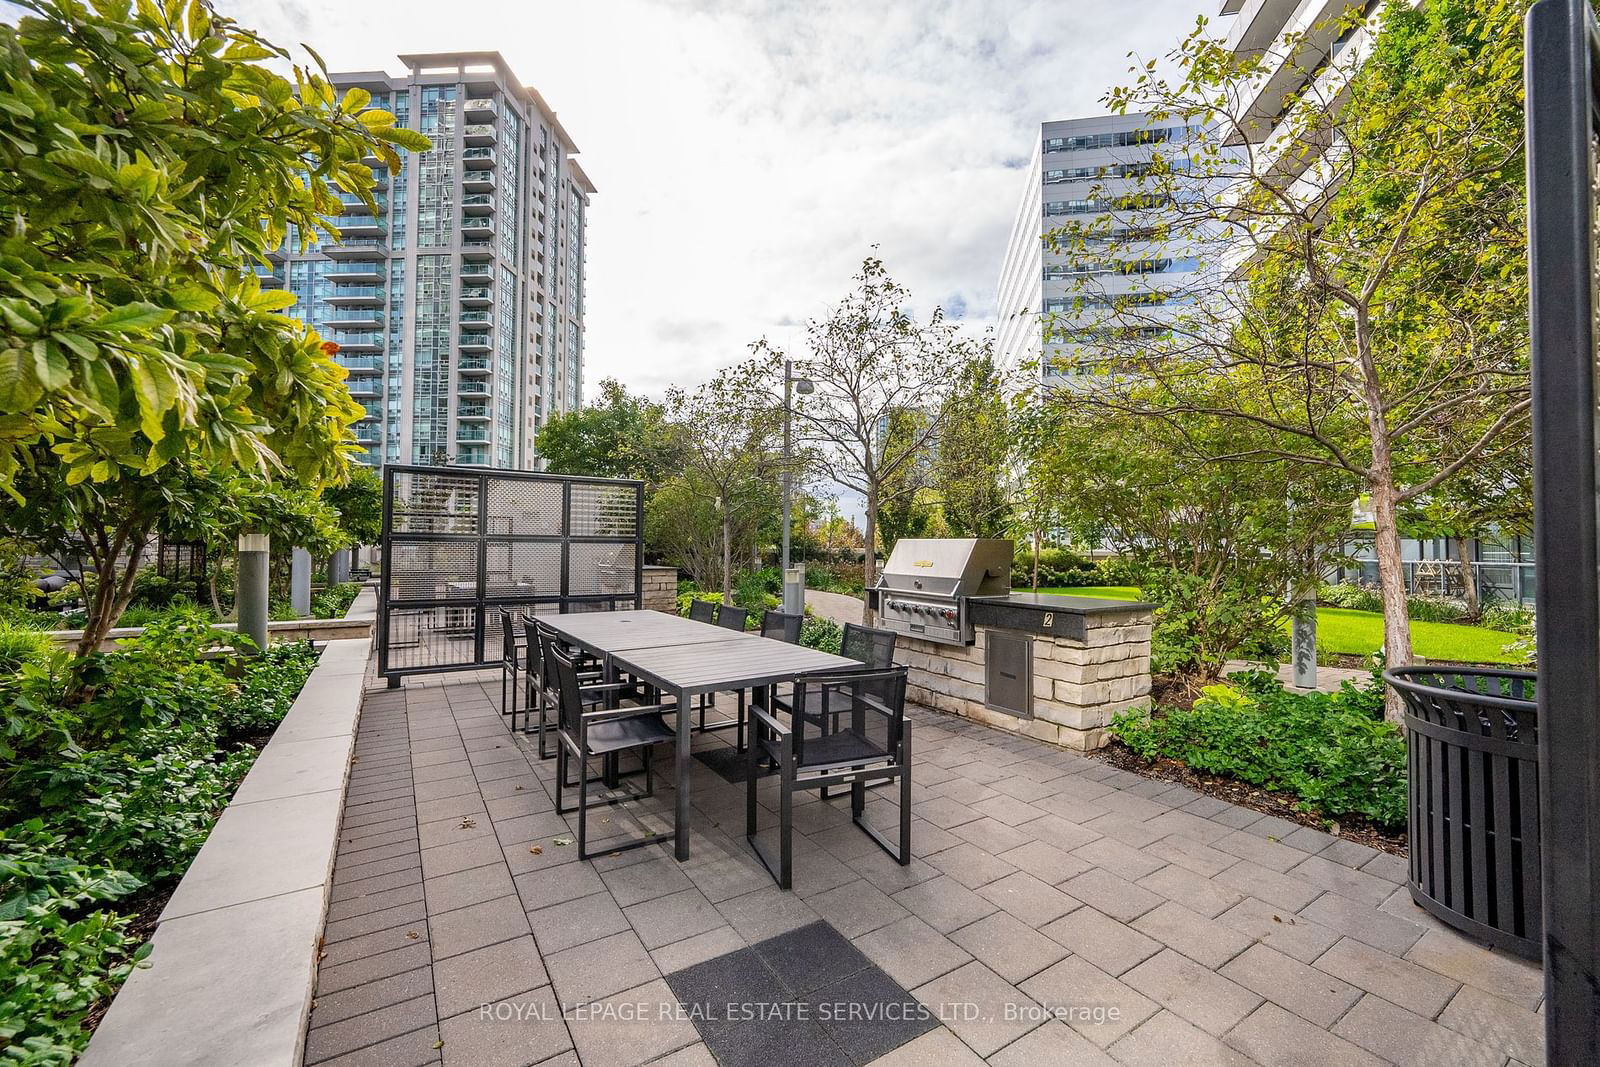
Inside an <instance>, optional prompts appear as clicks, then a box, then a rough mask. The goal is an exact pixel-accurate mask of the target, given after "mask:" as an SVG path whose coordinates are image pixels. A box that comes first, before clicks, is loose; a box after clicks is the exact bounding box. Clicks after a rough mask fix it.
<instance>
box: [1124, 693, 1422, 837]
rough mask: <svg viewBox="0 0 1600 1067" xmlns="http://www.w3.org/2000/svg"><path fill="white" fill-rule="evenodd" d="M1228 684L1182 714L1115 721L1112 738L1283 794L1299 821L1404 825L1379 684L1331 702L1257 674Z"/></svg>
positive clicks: (1398, 769) (1394, 751)
mask: <svg viewBox="0 0 1600 1067" xmlns="http://www.w3.org/2000/svg"><path fill="white" fill-rule="evenodd" d="M1234 680H1235V681H1236V682H1237V683H1238V686H1237V687H1235V686H1230V685H1218V686H1210V687H1208V688H1207V689H1206V690H1205V691H1204V693H1203V695H1202V696H1201V697H1200V699H1199V700H1197V701H1195V704H1194V707H1192V708H1190V709H1188V710H1184V709H1182V708H1165V709H1162V708H1157V709H1155V711H1154V712H1150V711H1135V712H1129V713H1127V714H1123V715H1119V716H1117V717H1116V718H1115V720H1113V722H1112V725H1111V731H1112V733H1113V734H1115V735H1116V736H1117V737H1118V738H1119V739H1120V740H1121V741H1122V742H1123V744H1125V745H1127V746H1128V747H1129V748H1131V749H1133V751H1135V752H1137V753H1138V754H1139V755H1140V756H1143V757H1144V758H1145V759H1156V758H1167V759H1175V760H1178V761H1180V762H1182V763H1184V764H1186V765H1187V766H1189V767H1191V768H1193V769H1194V770H1197V771H1202V772H1205V773H1207V774H1217V775H1224V776H1227V777H1231V778H1237V779H1239V780H1241V781H1244V782H1249V783H1250V784H1252V785H1258V786H1262V787H1263V788H1266V789H1275V790H1283V791H1285V792H1289V793H1292V794H1294V795H1295V796H1296V797H1297V798H1298V806H1299V807H1300V808H1301V810H1304V811H1308V812H1313V813H1316V814H1319V815H1323V816H1326V817H1330V818H1337V817H1339V816H1342V815H1360V816H1364V817H1366V818H1368V819H1371V820H1372V821H1373V822H1375V823H1377V824H1379V825H1380V826H1384V827H1387V828H1390V829H1396V828H1398V827H1400V826H1403V825H1404V824H1405V821H1406V742H1405V738H1404V737H1403V735H1402V734H1401V733H1400V731H1399V730H1398V729H1397V728H1396V727H1395V726H1393V725H1392V724H1390V723H1387V722H1385V721H1384V719H1383V689H1382V684H1381V683H1380V682H1379V681H1378V680H1377V679H1376V677H1374V678H1373V680H1372V681H1370V682H1368V683H1366V684H1363V685H1360V686H1357V685H1355V684H1353V683H1350V682H1346V683H1345V684H1344V686H1343V688H1341V689H1340V691H1339V692H1337V693H1291V692H1289V691H1287V690H1285V689H1284V687H1283V686H1282V685H1281V684H1280V683H1279V682H1278V681H1277V679H1275V678H1274V677H1272V676H1271V675H1268V674H1265V673H1263V672H1250V673H1244V674H1237V675H1234Z"/></svg>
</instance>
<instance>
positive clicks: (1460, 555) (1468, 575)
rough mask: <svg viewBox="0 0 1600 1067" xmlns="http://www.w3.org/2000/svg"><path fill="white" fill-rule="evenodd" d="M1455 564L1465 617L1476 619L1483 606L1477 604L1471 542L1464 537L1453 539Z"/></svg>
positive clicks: (1476, 577)
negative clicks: (1459, 581) (1458, 570)
mask: <svg viewBox="0 0 1600 1067" xmlns="http://www.w3.org/2000/svg"><path fill="white" fill-rule="evenodd" d="M1454 541H1455V543H1456V562H1457V563H1459V564H1460V565H1461V598H1462V599H1463V600H1465V601H1466V602H1467V616H1468V618H1471V619H1477V617H1478V613H1479V611H1481V610H1482V607H1483V605H1481V604H1480V603H1478V576H1477V575H1476V574H1474V573H1472V542H1471V540H1470V539H1469V538H1466V537H1457V538H1454Z"/></svg>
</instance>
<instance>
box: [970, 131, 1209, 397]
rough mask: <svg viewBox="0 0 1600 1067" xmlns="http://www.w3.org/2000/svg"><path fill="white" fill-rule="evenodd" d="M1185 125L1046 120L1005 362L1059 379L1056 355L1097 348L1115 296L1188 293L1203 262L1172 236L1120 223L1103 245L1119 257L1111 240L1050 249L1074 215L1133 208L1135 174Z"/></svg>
mask: <svg viewBox="0 0 1600 1067" xmlns="http://www.w3.org/2000/svg"><path fill="white" fill-rule="evenodd" d="M1188 132H1189V131H1188V130H1187V128H1186V127H1185V126H1184V125H1183V120H1182V119H1171V120H1168V121H1164V122H1158V123H1152V122H1151V121H1150V119H1149V118H1148V116H1145V115H1102V116H1095V117H1093V118H1081V119H1066V120H1063V121H1060V122H1046V123H1043V124H1041V125H1040V127H1039V138H1038V140H1037V141H1035V142H1034V146H1033V159H1032V161H1031V162H1030V164H1029V166H1028V171H1027V175H1028V176H1027V181H1026V185H1025V187H1024V190H1023V195H1022V206H1021V207H1020V208H1019V209H1018V211H1017V219H1016V222H1015V223H1014V224H1013V225H1012V228H1011V240H1010V242H1009V244H1008V246H1007V248H1006V257H1005V263H1004V266H1002V268H1001V271H1000V284H999V307H998V309H997V311H998V316H999V322H1000V327H999V334H998V350H999V353H1000V356H1001V358H1002V359H1003V360H1004V361H1005V362H1006V364H1007V365H1009V366H1016V365H1018V364H1019V363H1022V362H1025V361H1026V362H1038V363H1039V365H1040V374H1041V377H1042V378H1043V380H1044V381H1045V382H1047V383H1059V382H1060V381H1061V380H1062V374H1061V371H1060V367H1059V365H1058V364H1056V363H1055V362H1054V361H1053V358H1054V357H1057V356H1060V355H1061V354H1063V353H1065V352H1066V351H1068V350H1069V349H1071V348H1073V347H1078V346H1088V345H1093V344H1094V343H1095V339H1096V331H1097V330H1102V331H1103V330H1104V329H1105V328H1106V327H1105V326H1103V325H1101V323H1102V322H1103V320H1104V319H1105V318H1106V317H1107V314H1108V310H1109V309H1110V308H1111V306H1112V304H1113V302H1114V301H1117V300H1118V299H1122V300H1127V299H1138V300H1140V301H1141V308H1142V309H1151V308H1159V307H1160V306H1161V304H1162V303H1163V302H1166V301H1169V300H1170V301H1171V302H1172V303H1173V304H1174V305H1176V304H1177V303H1179V302H1181V301H1182V300H1183V291H1184V288H1185V284H1186V283H1187V282H1188V281H1189V280H1190V279H1191V278H1192V277H1193V276H1194V272H1195V271H1196V270H1197V269H1198V268H1199V266H1200V264H1199V262H1198V261H1197V260H1196V259H1195V258H1194V257H1193V256H1192V255H1186V254H1185V250H1184V249H1183V248H1182V247H1175V246H1174V243H1173V242H1168V243H1166V244H1164V245H1163V244H1158V243H1156V242H1153V241H1152V242H1140V241H1138V240H1137V234H1136V233H1132V232H1128V231H1127V230H1126V229H1122V230H1119V229H1118V228H1117V226H1116V225H1115V224H1113V225H1112V226H1110V227H1109V228H1108V230H1107V232H1106V237H1107V240H1106V242H1105V244H1106V245H1107V246H1111V245H1114V246H1115V255H1114V256H1113V255H1112V253H1111V250H1110V248H1109V247H1108V248H1105V249H1102V250H1099V251H1097V250H1096V249H1094V248H1087V249H1079V250H1072V251H1059V252H1057V251H1052V250H1051V249H1050V248H1049V247H1048V245H1047V243H1046V240H1045V235H1047V234H1048V233H1049V232H1050V231H1051V230H1055V229H1059V228H1060V227H1062V226H1064V225H1066V224H1067V222H1068V221H1069V220H1080V221H1083V220H1087V219H1088V218H1090V217H1092V216H1095V215H1105V214H1111V215H1118V214H1126V212H1124V211H1122V209H1123V208H1124V207H1125V205H1124V204H1123V202H1122V201H1123V198H1125V197H1127V196H1131V195H1133V194H1136V193H1137V192H1138V191H1139V185H1138V181H1137V179H1138V176H1139V175H1140V174H1141V173H1145V171H1146V168H1148V167H1149V165H1150V161H1151V158H1152V157H1153V156H1154V155H1155V154H1156V153H1157V152H1159V151H1162V147H1163V146H1166V145H1167V144H1168V142H1170V141H1181V140H1183V139H1185V138H1186V137H1187V136H1188ZM1166 151H1167V153H1168V154H1169V155H1170V154H1171V149H1170V147H1168V148H1167V149H1166ZM1136 214H1137V215H1138V216H1139V220H1138V226H1139V227H1141V228H1147V227H1149V226H1150V224H1151V221H1152V220H1151V218H1150V215H1151V213H1150V212H1149V211H1148V210H1144V211H1139V212H1137V213H1136ZM1129 294H1138V295H1137V297H1130V296H1129ZM1152 314H1154V315H1157V316H1159V314H1160V313H1159V311H1155V312H1153V313H1152Z"/></svg>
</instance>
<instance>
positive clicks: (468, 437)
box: [456, 427, 489, 441]
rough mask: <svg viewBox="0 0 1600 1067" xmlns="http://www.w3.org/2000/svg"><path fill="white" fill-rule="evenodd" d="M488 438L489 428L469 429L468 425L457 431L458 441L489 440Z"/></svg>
mask: <svg viewBox="0 0 1600 1067" xmlns="http://www.w3.org/2000/svg"><path fill="white" fill-rule="evenodd" d="M488 439H489V431H488V430H480V429H476V428H473V429H469V428H467V427H462V428H461V429H459V430H457V431H456V440H457V441H487V440H488Z"/></svg>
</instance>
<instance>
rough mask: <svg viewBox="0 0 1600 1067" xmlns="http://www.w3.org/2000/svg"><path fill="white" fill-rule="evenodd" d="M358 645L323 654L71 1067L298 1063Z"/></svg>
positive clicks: (357, 684)
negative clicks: (140, 961)
mask: <svg viewBox="0 0 1600 1067" xmlns="http://www.w3.org/2000/svg"><path fill="white" fill-rule="evenodd" d="M371 592H372V591H371V590H363V592H362V596H363V597H366V596H368V595H369V594H370V593H371ZM360 603H361V601H360V599H359V598H358V600H357V604H360ZM351 610H352V611H355V606H352V609H351ZM371 648H372V642H371V641H370V639H366V638H361V639H357V640H345V641H333V642H330V643H329V644H328V645H327V647H326V648H324V649H323V652H322V658H321V660H320V662H319V663H318V664H317V667H316V669H315V670H314V671H312V673H311V677H310V678H308V679H307V680H306V685H305V688H304V689H302V690H301V691H300V695H299V697H298V698H297V699H296V700H295V702H294V706H293V707H292V708H291V709H290V711H289V714H288V715H287V716H286V717H285V718H284V720H283V722H282V723H281V724H280V725H279V726H278V729H277V730H276V731H275V732H274V733H273V735H272V740H270V741H269V742H268V743H267V746H266V748H264V749H262V751H261V755H260V756H259V757H257V759H256V762H255V765H254V766H253V767H252V768H251V769H250V773H249V774H248V775H246V776H245V780H244V782H243V783H241V784H240V786H239V791H238V792H237V793H236V794H235V795H234V798H233V801H232V803H230V804H229V805H228V807H227V809H226V810H224V811H223V813H222V817H221V818H220V819H219V820H218V821H217V825H216V826H215V827H214V828H213V829H212V831H211V835H210V836H209V837H208V838H207V839H206V843H205V847H203V848H202V849H201V850H200V854H199V855H198V856H196V857H195V861H194V863H193V864H192V865H191V866H190V867H189V870H188V873H186V874H185V875H184V876H183V880H182V881H181V882H179V883H178V888H177V890H176V892H174V893H173V895H172V899H171V900H170V901H168V902H167V907H166V909H165V910H164V911H163V912H162V913H161V918H160V921H159V924H158V925H157V927H156V932H155V936H154V938H153V944H152V949H151V953H150V956H149V958H148V960H147V961H146V964H147V965H146V966H143V967H140V968H138V969H136V970H135V971H134V972H133V974H132V975H130V976H129V978H128V981H127V982H126V984H124V985H123V987H122V991H121V992H120V993H118V994H117V997H116V999H115V1000H113V1001H112V1003H111V1009H110V1011H108V1012H107V1013H106V1016H105V1018H104V1019H103V1020H102V1021H101V1023H100V1026H99V1028H98V1029H96V1031H95V1034H94V1039H93V1040H92V1041H91V1042H90V1043H89V1048H88V1050H87V1051H86V1052H85V1053H84V1055H83V1058H82V1059H81V1060H79V1063H80V1064H81V1065H83V1067H113V1065H114V1067H130V1065H145V1064H148V1065H151V1067H156V1065H160V1067H180V1065H194V1067H200V1065H207V1067H209V1065H213V1064H223V1063H225V1064H232V1065H246V1064H250V1065H253V1064H261V1065H268V1064H270V1065H285V1064H288V1065H295V1064H298V1063H299V1062H300V1058H301V1039H302V1035H303V1034H304V1031H305V1023H306V1017H307V1015H308V1013H309V1012H310V1010H311V992H312V988H313V986H314V984H315V982H316V974H317V952H318V946H319V942H320V940H321V937H322V927H323V920H324V918H325V917H326V914H327V907H328V902H327V893H328V884H329V881H330V877H331V874H332V870H333V857H334V850H335V846H336V845H337V844H338V837H339V820H340V813H341V812H342V811H343V809H344V796H345V788H346V785H347V780H348V776H349V773H350V755H351V750H352V748H353V746H354V743H355V731H356V722H357V719H358V718H359V717H360V712H361V693H362V688H363V684H364V679H365V678H366V673H367V659H368V655H369V653H370V652H371Z"/></svg>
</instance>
